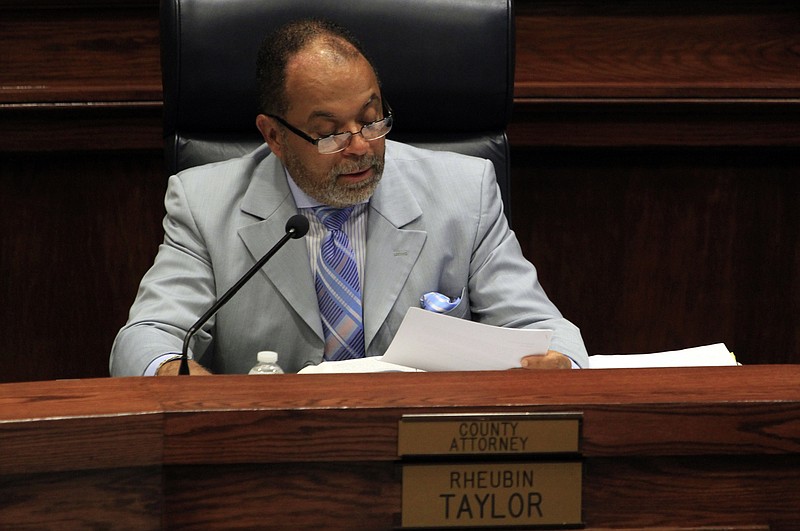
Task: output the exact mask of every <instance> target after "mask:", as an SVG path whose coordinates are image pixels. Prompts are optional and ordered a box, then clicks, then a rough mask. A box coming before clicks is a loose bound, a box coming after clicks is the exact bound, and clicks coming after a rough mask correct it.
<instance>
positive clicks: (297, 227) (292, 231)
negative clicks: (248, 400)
mask: <svg viewBox="0 0 800 531" xmlns="http://www.w3.org/2000/svg"><path fill="white" fill-rule="evenodd" d="M307 232H308V219H306V218H305V216H303V215H301V214H295V215H294V216H292V217H290V218H289V221H287V222H286V234H285V235H284V236H283V238H281V239H280V240H279V241H278V243H276V244H275V246H274V247H273V248H272V249H270V250H269V251H268V252H267V254H265V255H264V256H262V257H261V259H260V260H259V261H258V262H256V263H255V265H254V266H253V267H251V268H250V270H249V271H248V272H247V273H245V274H244V276H242V278H240V279H239V280H238V281H237V282H236V284H234V285H233V286H231V288H230V289H229V290H228V291H226V292H225V294H224V295H222V297H220V298H219V299H217V302H215V303H214V304H213V305H212V306H211V308H209V309H208V311H207V312H206V313H204V314H203V316H202V317H201V318H200V319H198V320H197V322H196V323H195V324H193V325H192V327H191V328H189V331H188V332H186V336H185V337H184V338H183V350H182V351H181V366H180V368H179V369H178V374H179V375H188V374H189V341H190V340H191V339H192V337H193V336H194V335H195V334H196V333H197V331H198V330H200V327H201V326H203V325H204V324H205V323H206V321H208V320H209V319H211V317H213V316H214V314H215V313H217V312H218V311H219V310H220V308H222V307H223V306H224V305H225V303H227V302H228V301H229V300H230V299H231V297H233V296H234V295H236V292H237V291H239V289H240V288H241V287H242V286H244V285H245V283H246V282H247V281H248V280H250V279H251V278H252V277H253V275H255V274H256V271H258V270H259V269H261V268H262V267H263V266H264V264H266V263H267V260H269V259H270V258H272V255H274V254H275V253H276V252H278V249H280V248H281V247H283V244H285V243H286V242H287V241H289V240H290V239H297V238H302V237H303V236H305V235H306V233H307Z"/></svg>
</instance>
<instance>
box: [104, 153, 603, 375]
mask: <svg viewBox="0 0 800 531" xmlns="http://www.w3.org/2000/svg"><path fill="white" fill-rule="evenodd" d="M165 204H166V209H167V215H166V217H165V218H164V230H165V236H164V243H163V244H162V245H161V246H160V247H159V251H158V255H157V257H156V259H155V263H154V264H153V266H152V268H151V269H150V270H149V271H148V272H147V274H146V275H145V276H144V278H143V279H142V283H141V286H140V288H139V292H138V295H137V297H136V301H135V302H134V304H133V306H132V308H131V312H130V318H129V320H128V323H127V324H126V325H125V326H124V327H123V328H122V330H121V331H120V332H119V335H118V336H117V339H116V341H115V342H114V347H113V349H112V353H111V361H110V368H111V374H112V375H141V374H142V373H143V371H144V369H145V368H146V367H147V365H148V364H150V363H151V361H152V360H154V359H155V358H156V357H158V356H159V355H162V354H164V353H169V352H180V350H181V345H182V341H183V337H184V335H185V331H186V330H187V329H188V328H189V327H190V326H191V325H192V324H193V323H194V322H195V321H196V320H197V319H198V317H199V316H200V315H202V314H203V313H204V312H205V311H206V310H207V309H208V308H209V307H210V306H211V304H213V302H214V301H215V300H216V298H217V297H218V296H219V295H221V294H222V293H224V292H225V291H226V290H227V289H228V288H229V287H230V286H231V285H233V284H234V283H235V282H236V280H237V279H238V278H239V277H240V276H241V275H243V274H244V273H245V272H246V271H247V270H248V269H249V268H250V267H252V265H253V264H254V263H255V261H256V260H258V259H259V258H260V257H261V256H262V255H264V254H265V253H266V252H267V251H268V250H269V249H270V247H272V246H273V245H274V244H275V243H276V242H277V241H278V240H279V239H280V238H281V237H282V236H283V235H284V233H285V232H284V231H285V225H286V220H287V219H289V218H290V217H291V216H292V215H294V214H296V213H297V207H296V205H295V202H294V199H293V196H292V194H291V192H290V190H289V186H288V184H287V182H286V177H285V172H284V170H283V167H282V165H281V163H280V161H279V160H278V159H277V158H276V157H275V156H274V155H271V154H270V153H269V149H268V148H267V146H266V145H264V146H262V147H261V148H259V149H257V150H256V151H254V152H253V153H251V154H249V155H247V156H245V157H242V158H238V159H233V160H230V161H226V162H222V163H215V164H209V165H205V166H201V167H198V168H192V169H189V170H186V171H184V172H181V173H180V174H178V175H176V176H173V177H171V178H170V181H169V186H168V190H167V195H166V200H165ZM362 274H363V275H364V279H363V284H364V289H363V307H364V327H365V341H366V348H367V355H369V356H375V355H381V354H383V353H384V351H385V350H386V348H387V347H388V345H389V343H390V342H391V341H392V338H393V337H394V334H395V333H396V331H397V329H398V327H399V326H400V323H401V321H402V320H403V317H404V315H405V313H406V310H407V309H408V308H409V307H411V306H418V305H419V298H420V296H421V295H422V294H424V293H427V292H430V291H438V292H441V293H444V294H446V295H450V296H459V295H463V298H462V301H461V304H460V305H459V306H458V307H457V308H456V309H455V310H453V311H452V312H451V314H454V315H457V316H459V317H463V318H467V319H473V320H476V321H480V322H483V323H489V324H493V325H497V326H509V327H533V328H552V329H554V330H555V334H554V338H553V342H552V347H551V348H553V349H554V350H558V351H560V352H563V353H564V354H567V355H568V356H570V357H571V358H572V359H573V360H574V361H575V362H577V363H578V364H579V365H581V366H583V367H585V366H587V363H588V355H587V353H586V349H585V347H584V345H583V341H582V339H581V336H580V332H579V331H578V329H577V328H576V327H575V326H574V325H573V324H572V323H570V322H569V321H567V320H566V319H564V318H562V317H561V314H560V313H559V311H558V310H557V309H556V307H555V306H554V305H553V304H552V303H551V302H550V300H549V299H548V298H547V296H546V295H545V293H544V291H543V290H542V288H541V286H540V285H539V282H538V279H537V274H536V270H535V269H534V267H533V266H532V265H531V264H530V263H529V262H528V261H527V260H526V259H525V258H524V257H523V255H522V252H521V250H520V246H519V244H518V242H517V240H516V237H515V236H514V233H513V232H511V231H510V230H509V228H508V224H507V223H506V219H505V217H504V215H503V212H502V204H501V200H500V195H499V190H498V187H497V184H496V182H495V175H494V167H493V166H492V164H491V162H489V161H486V160H482V159H477V158H474V157H467V156H463V155H458V154H454V153H441V152H433V151H427V150H421V149H417V148H413V147H411V146H407V145H404V144H399V143H396V142H391V141H387V142H386V167H385V170H384V176H383V180H382V181H381V183H380V184H379V185H378V188H377V190H376V192H375V194H374V195H373V197H372V199H371V200H370V203H369V218H368V225H367V242H366V264H365V271H364V272H362ZM322 349H323V340H322V325H321V322H320V315H319V308H318V305H317V297H316V293H315V291H314V280H313V278H312V274H311V266H310V264H309V256H308V251H307V248H306V243H305V241H303V240H289V242H288V243H287V244H286V245H285V246H284V248H283V249H282V250H281V251H280V252H278V253H277V254H276V255H275V256H274V257H273V258H272V259H271V260H270V261H269V262H268V263H267V264H266V265H265V266H264V267H263V269H262V270H261V271H260V272H259V273H257V274H256V276H255V277H253V278H252V279H251V280H250V281H249V283H248V284H247V285H246V286H245V287H244V288H243V289H242V290H241V291H240V292H239V293H237V294H236V296H235V297H234V298H233V299H231V300H230V301H229V303H228V304H227V305H226V306H225V307H224V308H223V309H222V310H221V311H220V312H219V313H218V314H217V316H216V317H215V318H212V319H211V320H210V321H209V323H208V324H207V325H206V326H204V327H203V329H202V330H201V331H199V332H198V333H197V335H196V336H195V338H194V340H193V342H192V346H191V350H192V355H193V357H194V359H195V360H197V361H199V362H200V363H202V364H203V365H205V366H207V367H209V368H210V369H211V370H212V371H214V372H218V373H246V372H247V371H248V370H249V369H250V368H251V367H252V366H253V365H254V364H255V361H256V354H257V352H258V351H259V350H274V351H277V352H278V353H279V356H280V364H281V366H282V367H283V369H284V370H285V371H286V372H296V371H298V370H300V369H302V368H303V367H304V366H306V365H308V364H316V363H319V362H320V361H322Z"/></svg>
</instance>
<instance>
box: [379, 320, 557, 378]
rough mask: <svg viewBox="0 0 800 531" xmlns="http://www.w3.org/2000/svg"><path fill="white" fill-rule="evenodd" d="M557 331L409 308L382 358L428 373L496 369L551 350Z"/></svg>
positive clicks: (508, 366) (512, 366) (518, 363)
mask: <svg viewBox="0 0 800 531" xmlns="http://www.w3.org/2000/svg"><path fill="white" fill-rule="evenodd" d="M552 336H553V331H552V330H544V329H531V328H502V327H499V326H491V325H487V324H482V323H476V322H474V321H468V320H466V319H458V318H456V317H449V316H447V315H442V314H438V313H434V312H430V311H426V310H423V309H421V308H409V310H408V312H406V316H405V318H404V319H403V322H402V323H401V325H400V328H399V329H398V330H397V334H396V335H395V337H394V340H393V341H392V344H391V345H389V348H388V349H387V350H386V352H385V353H384V355H383V361H384V362H387V363H394V364H397V365H404V366H406V367H414V368H416V369H422V370H424V371H491V370H505V369H512V368H515V367H519V366H520V360H521V359H522V358H523V357H524V356H528V355H533V354H546V353H547V349H548V347H549V346H550V339H551V338H552Z"/></svg>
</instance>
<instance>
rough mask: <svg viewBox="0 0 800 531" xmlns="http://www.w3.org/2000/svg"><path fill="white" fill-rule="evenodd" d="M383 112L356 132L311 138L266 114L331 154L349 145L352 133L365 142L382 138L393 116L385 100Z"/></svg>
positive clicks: (322, 152)
mask: <svg viewBox="0 0 800 531" xmlns="http://www.w3.org/2000/svg"><path fill="white" fill-rule="evenodd" d="M383 114H384V115H385V116H384V118H381V119H380V120H375V121H374V122H370V123H368V124H364V125H362V126H361V129H359V130H358V132H356V133H351V132H350V131H345V132H343V133H336V134H333V135H328V136H323V137H322V138H311V137H310V136H308V135H307V134H305V133H304V132H303V131H301V130H300V129H298V128H296V127H294V126H293V125H292V124H290V123H289V122H287V121H286V120H284V119H283V118H281V117H280V116H276V115H274V114H268V115H267V116H269V117H270V118H275V119H276V120H278V122H280V123H281V125H283V126H284V127H286V129H288V130H289V131H291V132H292V133H294V134H296V135H297V136H299V137H300V138H302V139H303V140H305V141H306V142H310V143H312V144H314V145H315V146H317V150H319V152H320V153H321V154H323V155H332V154H334V153H339V152H340V151H344V150H345V149H347V146H349V145H350V141H351V140H352V139H353V135H359V134H360V135H361V137H362V138H363V139H364V140H366V141H367V142H372V141H373V140H378V139H379V138H383V137H385V136H386V135H388V134H389V131H391V130H392V125H394V116H393V115H392V108H391V107H389V104H388V103H386V102H383Z"/></svg>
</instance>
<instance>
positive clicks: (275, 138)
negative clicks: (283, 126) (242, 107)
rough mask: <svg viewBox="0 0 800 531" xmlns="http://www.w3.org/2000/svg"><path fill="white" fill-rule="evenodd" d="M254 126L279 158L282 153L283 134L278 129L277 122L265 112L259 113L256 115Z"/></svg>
mask: <svg viewBox="0 0 800 531" xmlns="http://www.w3.org/2000/svg"><path fill="white" fill-rule="evenodd" d="M256 127H257V128H258V130H259V131H260V132H261V136H262V137H263V138H264V142H266V143H267V145H268V146H269V149H270V150H271V151H272V152H273V153H275V155H276V156H277V157H278V158H280V157H281V156H282V155H283V142H282V139H283V135H281V132H280V131H279V130H278V122H277V121H276V120H275V119H274V118H270V117H269V116H267V115H266V114H259V115H258V116H256Z"/></svg>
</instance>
